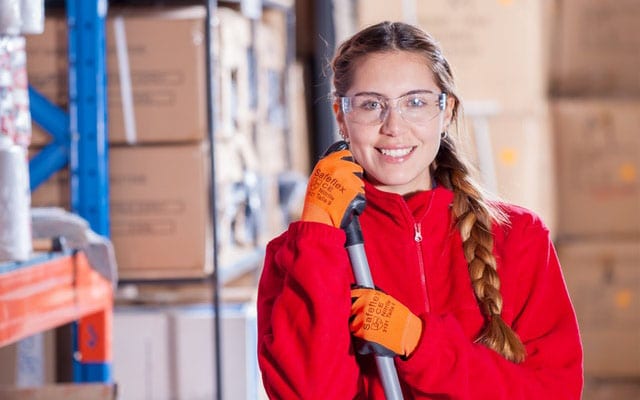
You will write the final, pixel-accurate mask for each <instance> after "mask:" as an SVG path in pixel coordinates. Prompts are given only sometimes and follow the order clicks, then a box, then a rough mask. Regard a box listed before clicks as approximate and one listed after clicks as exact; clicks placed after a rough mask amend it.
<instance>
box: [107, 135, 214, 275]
mask: <svg viewBox="0 0 640 400" xmlns="http://www.w3.org/2000/svg"><path fill="white" fill-rule="evenodd" d="M208 166H209V164H208V147H207V146H206V145H204V144H192V145H181V146H177V145H176V146H141V147H128V146H126V147H112V148H111V149H110V167H109V171H110V178H109V183H110V200H111V204H110V207H111V239H112V241H113V244H114V248H115V250H116V258H117V260H118V270H119V271H118V274H119V277H120V278H121V279H139V278H142V279H144V278H146V279H162V278H186V277H202V276H205V275H206V274H207V273H209V272H210V271H211V268H212V261H211V258H212V251H213V245H212V241H211V229H210V216H209V215H210V214H209V212H210V211H209V204H210V203H209V182H210V180H209V175H208Z"/></svg>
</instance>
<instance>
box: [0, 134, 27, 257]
mask: <svg viewBox="0 0 640 400" xmlns="http://www.w3.org/2000/svg"><path fill="white" fill-rule="evenodd" d="M30 211H31V193H30V190H29V167H28V162H27V156H26V151H25V149H24V148H23V147H21V146H18V145H16V144H14V143H13V141H12V140H11V139H10V138H9V137H8V136H6V135H0V262H8V261H26V260H28V259H29V257H30V256H31V252H32V241H31V214H30Z"/></svg>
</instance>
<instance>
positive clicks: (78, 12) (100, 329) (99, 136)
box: [66, 0, 112, 382]
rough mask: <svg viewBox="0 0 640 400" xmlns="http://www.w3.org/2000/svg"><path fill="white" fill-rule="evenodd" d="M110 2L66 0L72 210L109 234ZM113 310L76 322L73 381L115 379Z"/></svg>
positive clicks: (92, 225)
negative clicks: (107, 27)
mask: <svg viewBox="0 0 640 400" xmlns="http://www.w3.org/2000/svg"><path fill="white" fill-rule="evenodd" d="M107 7H108V2H107V0H94V1H87V0H66V8H67V24H68V29H69V36H68V40H69V53H68V58H69V133H70V152H69V169H70V172H71V209H72V211H73V212H75V213H77V214H78V215H80V216H81V217H83V218H84V219H86V220H87V221H88V223H89V226H90V227H91V229H92V230H93V231H95V232H96V233H98V234H100V235H103V236H106V237H109V234H110V232H109V190H108V188H109V186H108V183H109V181H108V173H109V170H108V163H107V161H108V142H107V92H106V44H105V42H106V39H105V19H106V15H107ZM111 325H112V320H111V313H110V310H106V311H105V310H103V311H100V312H97V313H95V314H92V315H89V316H87V317H84V318H82V319H80V320H79V321H78V322H77V323H75V324H74V326H73V341H74V343H73V346H74V357H73V380H74V381H75V382H111V381H112V377H111V362H110V360H111V343H110V341H111V333H112V331H111V330H112V326H111Z"/></svg>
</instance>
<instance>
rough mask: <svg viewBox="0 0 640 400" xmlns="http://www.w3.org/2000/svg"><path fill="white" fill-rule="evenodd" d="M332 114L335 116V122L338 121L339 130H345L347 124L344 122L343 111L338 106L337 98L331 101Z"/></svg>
mask: <svg viewBox="0 0 640 400" xmlns="http://www.w3.org/2000/svg"><path fill="white" fill-rule="evenodd" d="M333 114H334V115H335V117H336V122H337V123H338V129H339V130H340V132H346V131H347V129H346V128H347V126H346V124H345V122H344V113H343V112H342V109H341V107H340V102H339V101H338V100H336V101H334V102H333Z"/></svg>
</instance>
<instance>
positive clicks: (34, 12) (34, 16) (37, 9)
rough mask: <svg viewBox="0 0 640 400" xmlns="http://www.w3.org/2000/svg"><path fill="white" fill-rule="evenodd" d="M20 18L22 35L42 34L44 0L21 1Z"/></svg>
mask: <svg viewBox="0 0 640 400" xmlns="http://www.w3.org/2000/svg"><path fill="white" fill-rule="evenodd" d="M20 17H21V18H22V25H21V28H20V32H21V33H22V34H24V35H30V34H40V33H42V32H44V0H21V1H20Z"/></svg>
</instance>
